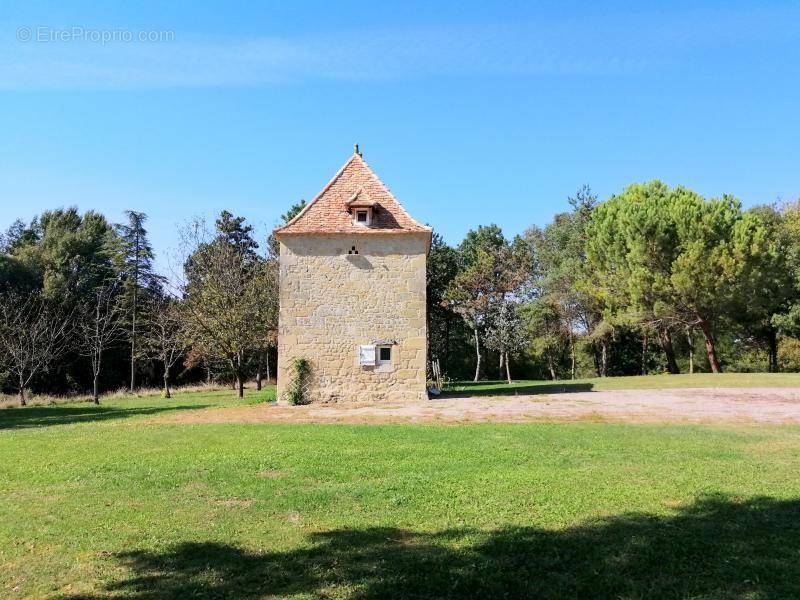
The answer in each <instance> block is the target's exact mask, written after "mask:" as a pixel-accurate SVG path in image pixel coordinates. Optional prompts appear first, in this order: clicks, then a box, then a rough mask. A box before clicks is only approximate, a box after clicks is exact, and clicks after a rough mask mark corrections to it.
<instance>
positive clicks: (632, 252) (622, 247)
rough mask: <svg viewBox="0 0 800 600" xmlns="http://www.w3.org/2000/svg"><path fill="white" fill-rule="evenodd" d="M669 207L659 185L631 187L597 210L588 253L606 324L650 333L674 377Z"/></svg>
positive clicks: (673, 239) (674, 236) (675, 321)
mask: <svg viewBox="0 0 800 600" xmlns="http://www.w3.org/2000/svg"><path fill="white" fill-rule="evenodd" d="M671 202H672V198H671V196H670V191H669V188H667V186H666V185H664V184H663V183H661V182H660V181H652V182H650V183H647V184H634V185H631V186H629V187H628V188H626V189H625V191H624V192H623V193H622V194H620V195H619V196H613V197H612V198H611V199H610V200H608V201H607V202H604V203H603V204H601V205H600V206H598V207H597V209H596V210H595V212H594V215H593V220H592V223H591V227H590V229H589V235H588V240H587V251H588V254H589V257H590V259H591V264H592V266H593V267H594V268H595V269H596V270H597V289H600V290H602V292H603V293H604V294H605V298H606V304H607V305H608V307H609V309H610V311H609V312H610V314H611V315H612V316H610V317H609V319H607V321H613V320H615V319H617V320H622V321H629V322H631V323H636V322H638V323H641V325H642V327H643V328H644V329H652V330H653V331H654V332H655V333H656V334H657V338H658V341H659V343H660V345H661V348H662V350H663V352H664V355H665V357H666V363H667V370H668V371H669V372H670V373H678V371H679V369H678V363H677V361H676V359H675V352H674V349H673V344H672V334H671V331H672V329H673V328H674V327H675V326H678V325H679V324H680V318H679V315H678V310H677V307H676V305H675V292H674V290H673V289H672V284H671V277H672V272H673V263H674V261H675V258H676V256H677V253H678V252H679V247H678V233H677V226H676V224H675V222H674V220H673V219H672V218H671V210H672V209H671Z"/></svg>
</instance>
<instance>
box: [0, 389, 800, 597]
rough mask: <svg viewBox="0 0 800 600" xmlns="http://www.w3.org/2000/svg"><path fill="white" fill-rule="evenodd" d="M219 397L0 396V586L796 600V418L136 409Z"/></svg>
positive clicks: (50, 592)
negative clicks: (2, 399)
mask: <svg viewBox="0 0 800 600" xmlns="http://www.w3.org/2000/svg"><path fill="white" fill-rule="evenodd" d="M271 393H272V391H271V390H270V391H266V392H264V393H263V395H262V396H261V398H257V397H256V396H255V395H254V396H253V397H252V398H250V399H245V402H253V401H257V400H259V399H264V398H267V397H270V394H271ZM228 404H230V405H233V404H241V401H237V400H235V399H233V398H232V394H231V392H218V393H214V394H203V393H197V394H186V395H178V396H177V397H176V398H174V399H172V400H161V399H158V398H146V399H131V400H115V401H108V402H107V403H106V405H105V406H101V407H99V408H97V407H93V406H91V405H64V406H54V407H33V408H28V409H6V410H2V411H0V457H2V458H0V597H3V598H22V597H26V598H27V597H34V598H36V597H52V598H129V597H130V598H140V599H145V598H147V599H151V598H181V599H184V598H196V597H200V598H246V599H250V598H262V597H281V598H282V597H292V598H319V597H333V598H338V597H350V598H387V597H406V598H428V597H448V598H467V597H482V598H502V597H506V598H529V597H551V598H556V597H558V598H560V597H570V598H585V597H604V598H651V597H663V598H688V597H691V598H778V597H785V598H796V597H800V477H798V473H800V427H792V426H769V427H768V426H759V427H742V426H738V427H703V426H676V425H673V426H663V425H662V426H645V425H618V424H597V423H570V424H546V423H538V424H518V425H471V426H414V425H391V426H390V425H387V426H349V425H272V424H270V425H181V424H177V423H174V424H173V423H170V424H165V423H161V424H159V423H155V422H153V420H152V419H151V417H152V416H154V415H158V414H164V412H166V411H179V410H187V411H188V410H196V409H198V408H199V407H201V406H206V405H228ZM42 411H47V412H42ZM76 411H78V412H76ZM26 415H30V416H26Z"/></svg>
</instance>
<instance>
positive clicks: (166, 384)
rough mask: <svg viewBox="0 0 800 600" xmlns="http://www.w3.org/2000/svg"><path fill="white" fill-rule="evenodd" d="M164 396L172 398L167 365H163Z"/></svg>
mask: <svg viewBox="0 0 800 600" xmlns="http://www.w3.org/2000/svg"><path fill="white" fill-rule="evenodd" d="M164 398H172V394H171V393H170V389H169V367H166V366H165V367H164Z"/></svg>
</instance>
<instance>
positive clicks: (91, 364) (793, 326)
mask: <svg viewBox="0 0 800 600" xmlns="http://www.w3.org/2000/svg"><path fill="white" fill-rule="evenodd" d="M570 205H571V210H570V211H569V212H567V213H563V214H559V215H556V217H555V218H554V220H553V222H552V223H550V224H549V225H547V226H545V227H536V226H534V227H531V228H530V229H528V230H527V231H526V232H525V233H524V234H523V235H519V236H516V237H514V238H513V239H508V238H506V237H505V236H504V235H503V232H502V231H501V229H500V228H499V227H497V226H496V225H487V226H480V227H478V228H477V229H475V230H472V231H470V232H468V233H467V235H466V237H465V238H464V240H463V241H462V242H461V243H460V244H459V245H458V246H456V247H451V246H448V245H447V244H445V243H444V241H443V240H442V238H441V236H439V235H437V234H434V238H433V245H432V248H431V252H430V256H429V258H428V324H429V336H428V337H429V339H428V345H429V358H430V359H431V360H436V361H438V362H439V365H440V367H441V370H442V371H443V373H444V375H445V376H446V377H449V378H451V379H466V378H490V379H497V378H503V377H507V378H509V379H510V378H511V377H512V376H513V377H514V378H518V379H520V378H532V379H542V378H552V379H558V378H562V379H566V378H574V377H585V376H611V375H633V374H643V373H651V372H671V373H677V372H691V371H720V370H723V369H729V370H735V371H767V370H769V371H779V370H791V371H795V370H798V369H800V343H798V340H797V338H798V337H800V302H799V300H800V206H799V205H798V203H797V202H794V203H785V204H782V205H763V206H757V207H754V208H751V209H749V210H743V209H742V207H741V204H740V203H739V202H738V201H737V200H735V199H734V198H732V197H729V196H723V197H722V198H718V199H710V200H708V199H704V198H702V197H701V196H700V195H698V194H696V193H695V192H692V191H691V190H688V189H685V188H681V187H678V188H674V189H670V188H668V187H667V186H666V185H664V184H663V183H661V182H658V181H654V182H650V183H647V184H636V185H632V186H630V187H628V188H627V189H625V190H624V191H623V192H622V193H621V194H619V195H617V196H613V197H611V198H610V199H608V200H606V201H604V202H598V201H597V198H596V197H595V196H594V195H593V194H592V192H591V190H590V189H589V188H588V187H584V188H582V189H580V190H579V191H578V193H577V194H576V195H575V197H574V198H570ZM303 206H304V203H302V202H301V203H298V204H296V205H294V206H292V207H291V208H290V210H288V211H287V213H286V214H284V215H281V218H282V219H283V221H287V220H289V219H291V218H292V217H293V216H294V215H295V214H297V212H299V210H300V209H301V208H302V207H303ZM126 217H127V220H126V222H124V223H120V224H112V223H110V222H109V221H108V220H107V219H106V218H105V217H104V216H103V215H101V214H99V213H96V212H92V211H90V212H87V213H85V214H82V215H81V214H80V213H79V212H78V211H77V210H76V209H74V208H69V209H58V210H52V211H47V212H45V213H43V214H41V215H39V216H38V217H36V218H34V219H33V220H32V221H31V222H30V223H24V222H22V221H17V222H15V223H14V224H13V225H11V227H10V228H9V229H8V230H7V231H6V232H5V234H4V235H3V236H2V238H1V239H0V388H1V389H2V391H4V392H6V393H18V394H19V395H20V399H21V400H22V401H24V398H25V394H26V392H27V391H28V390H30V391H32V392H34V393H52V394H68V393H86V392H87V391H91V392H92V393H93V395H94V396H95V398H96V397H97V396H98V395H99V393H100V392H103V391H107V390H111V389H118V388H120V387H123V386H124V387H127V388H130V389H132V390H135V389H136V388H137V387H138V386H140V385H148V386H150V385H153V384H155V383H157V382H158V383H161V384H163V386H164V389H165V393H167V394H168V393H169V386H170V384H171V383H172V382H173V381H176V382H182V383H190V382H196V381H198V380H202V379H213V380H215V381H218V382H229V383H231V384H232V385H235V386H236V387H237V388H238V390H239V393H243V382H244V381H245V380H246V379H249V378H251V377H255V378H256V379H257V380H258V381H259V382H260V381H261V379H262V377H266V378H268V377H269V376H270V375H271V373H272V370H273V369H274V366H275V364H276V358H277V355H276V352H277V350H276V348H277V335H276V331H277V312H278V293H277V261H278V256H277V254H278V249H277V244H276V242H275V240H274V239H272V238H271V237H270V238H268V239H266V240H262V241H261V243H259V241H258V240H256V239H255V238H254V236H253V230H252V227H250V226H249V225H248V224H247V222H246V220H245V219H244V218H242V217H237V216H234V215H232V214H230V213H229V212H227V211H223V212H222V213H221V214H220V216H219V218H218V219H217V220H216V222H215V223H214V225H213V226H209V227H207V226H206V225H205V224H204V223H202V222H192V223H188V224H186V226H184V227H183V228H182V229H181V232H180V234H179V240H178V241H179V242H180V246H181V247H182V248H183V252H182V261H183V265H182V269H181V273H179V274H177V275H175V274H172V277H171V278H170V281H169V282H167V280H166V279H165V278H164V277H162V276H161V275H159V274H157V273H156V272H155V271H154V269H153V260H154V252H153V249H152V247H151V245H150V243H149V241H148V236H147V230H146V227H145V225H146V221H147V217H146V215H144V214H143V213H139V212H135V211H129V212H127V213H126ZM259 385H260V383H259Z"/></svg>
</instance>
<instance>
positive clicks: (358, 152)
mask: <svg viewBox="0 0 800 600" xmlns="http://www.w3.org/2000/svg"><path fill="white" fill-rule="evenodd" d="M353 152H354V153H356V154H358V155H359V156H361V152H360V151H359V150H358V144H356V145H355V148H354V149H353Z"/></svg>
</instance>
